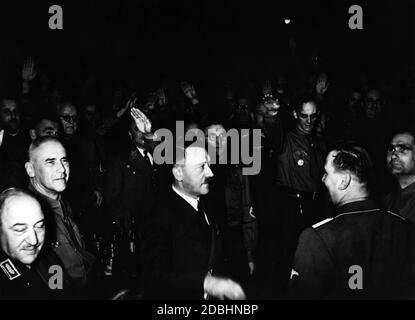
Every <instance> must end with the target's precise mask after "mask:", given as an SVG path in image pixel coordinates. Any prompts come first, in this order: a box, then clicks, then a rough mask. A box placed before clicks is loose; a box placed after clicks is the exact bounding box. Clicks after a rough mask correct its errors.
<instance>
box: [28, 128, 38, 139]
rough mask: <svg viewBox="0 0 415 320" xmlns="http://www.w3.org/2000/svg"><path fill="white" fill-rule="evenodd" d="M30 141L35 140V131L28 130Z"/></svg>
mask: <svg viewBox="0 0 415 320" xmlns="http://www.w3.org/2000/svg"><path fill="white" fill-rule="evenodd" d="M29 135H30V139H32V141H33V140H35V139H36V138H37V136H36V131H35V129H30V130H29Z"/></svg>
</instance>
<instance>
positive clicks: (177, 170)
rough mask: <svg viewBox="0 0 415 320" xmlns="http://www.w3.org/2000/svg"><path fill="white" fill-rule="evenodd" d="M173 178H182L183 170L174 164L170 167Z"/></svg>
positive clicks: (178, 179) (180, 179)
mask: <svg viewBox="0 0 415 320" xmlns="http://www.w3.org/2000/svg"><path fill="white" fill-rule="evenodd" d="M172 172H173V176H174V179H175V180H177V181H182V180H183V170H182V168H180V167H179V166H174V167H173V169H172Z"/></svg>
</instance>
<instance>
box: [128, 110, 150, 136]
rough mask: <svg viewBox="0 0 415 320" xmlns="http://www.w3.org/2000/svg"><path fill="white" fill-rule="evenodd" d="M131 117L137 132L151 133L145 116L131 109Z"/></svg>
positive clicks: (148, 121)
mask: <svg viewBox="0 0 415 320" xmlns="http://www.w3.org/2000/svg"><path fill="white" fill-rule="evenodd" d="M130 114H131V117H133V119H134V121H135V125H136V126H137V128H138V130H139V131H140V132H141V133H143V134H150V133H151V122H150V120H149V119H148V118H147V116H146V115H145V114H144V113H143V112H141V111H140V110H139V109H137V108H131V110H130Z"/></svg>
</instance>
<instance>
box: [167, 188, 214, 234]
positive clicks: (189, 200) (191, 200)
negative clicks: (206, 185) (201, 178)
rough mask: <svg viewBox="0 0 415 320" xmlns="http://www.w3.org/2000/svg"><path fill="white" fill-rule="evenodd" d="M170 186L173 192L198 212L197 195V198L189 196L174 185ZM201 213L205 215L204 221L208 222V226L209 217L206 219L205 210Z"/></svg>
mask: <svg viewBox="0 0 415 320" xmlns="http://www.w3.org/2000/svg"><path fill="white" fill-rule="evenodd" d="M172 188H173V191H174V192H176V193H177V194H178V195H179V196H180V197H182V198H183V199H184V200H185V201H186V202H187V203H188V204H190V205H191V206H192V207H193V208H194V209H195V210H196V212H198V211H197V205H198V202H199V197H197V198H193V197H190V196H188V195H187V194H184V193H183V192H181V191H180V190H178V189H177V188H176V187H175V186H174V185H172ZM203 214H204V215H205V220H206V223H207V224H208V226H210V223H209V219H208V217H207V215H206V212H203Z"/></svg>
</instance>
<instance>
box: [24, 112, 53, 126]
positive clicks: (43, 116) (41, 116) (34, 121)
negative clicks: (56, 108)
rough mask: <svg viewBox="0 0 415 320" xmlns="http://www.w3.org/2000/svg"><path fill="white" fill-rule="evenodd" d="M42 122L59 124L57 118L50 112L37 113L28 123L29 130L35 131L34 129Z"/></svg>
mask: <svg viewBox="0 0 415 320" xmlns="http://www.w3.org/2000/svg"><path fill="white" fill-rule="evenodd" d="M43 120H49V121H51V122H54V123H56V124H58V125H59V124H60V121H59V118H58V117H57V116H56V115H55V114H53V113H52V112H48V111H44V112H37V113H35V114H34V115H33V119H32V120H31V121H30V124H29V129H35V127H36V126H37V125H38V124H39V123H40V122H41V121H43Z"/></svg>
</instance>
